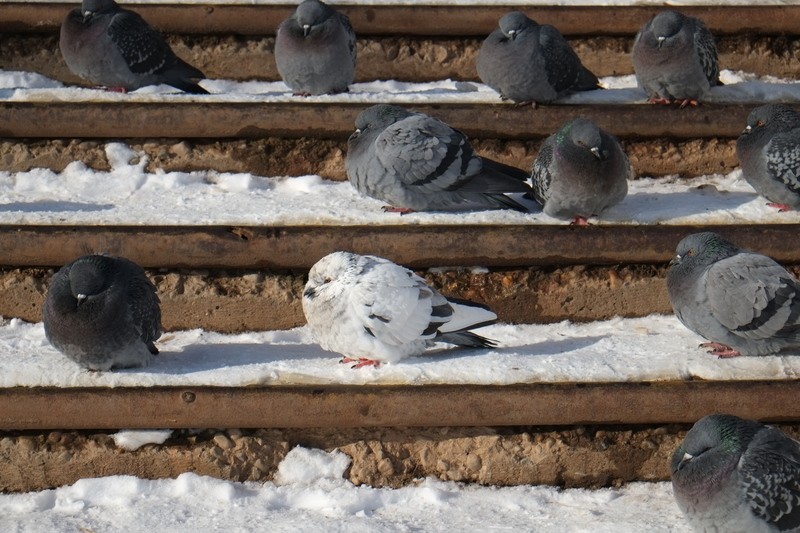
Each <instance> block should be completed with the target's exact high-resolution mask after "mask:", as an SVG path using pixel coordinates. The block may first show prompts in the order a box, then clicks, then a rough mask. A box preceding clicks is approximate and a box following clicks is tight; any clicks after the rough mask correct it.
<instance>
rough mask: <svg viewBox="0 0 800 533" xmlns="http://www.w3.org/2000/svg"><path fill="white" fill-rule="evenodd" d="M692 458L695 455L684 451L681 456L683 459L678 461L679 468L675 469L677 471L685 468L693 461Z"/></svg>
mask: <svg viewBox="0 0 800 533" xmlns="http://www.w3.org/2000/svg"><path fill="white" fill-rule="evenodd" d="M692 459H694V455H692V454H690V453H687V452H683V457H681V460H680V462H679V463H678V468H676V469H675V471H676V472H677V471H678V470H680V469H681V468H683V467H684V466H686V465H687V464H689V463H691V462H692Z"/></svg>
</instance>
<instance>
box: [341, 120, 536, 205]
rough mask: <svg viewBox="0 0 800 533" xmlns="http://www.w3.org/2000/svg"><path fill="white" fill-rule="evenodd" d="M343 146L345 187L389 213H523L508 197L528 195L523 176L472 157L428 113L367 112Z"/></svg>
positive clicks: (462, 139) (454, 133) (461, 138)
mask: <svg viewBox="0 0 800 533" xmlns="http://www.w3.org/2000/svg"><path fill="white" fill-rule="evenodd" d="M347 148H348V149H347V158H346V159H345V169H346V170H347V177H348V179H349V180H350V183H351V184H352V185H353V187H355V188H356V190H358V191H359V192H361V193H362V194H365V195H367V196H370V197H372V198H376V199H378V200H382V201H384V202H387V203H388V204H389V205H390V206H391V207H390V208H389V210H393V211H400V212H409V211H438V210H481V209H516V210H517V211H523V212H525V211H527V210H528V209H527V207H525V206H524V205H523V204H521V203H519V202H517V201H516V200H515V199H513V198H511V197H510V196H507V193H527V192H530V187H529V186H528V184H527V183H526V181H527V179H528V178H529V175H528V173H527V172H525V171H523V170H520V169H518V168H515V167H511V166H508V165H504V164H502V163H498V162H496V161H492V160H491V159H486V158H483V157H480V156H478V155H476V154H475V153H474V151H473V150H472V147H471V146H470V145H469V142H468V141H467V138H466V136H465V135H464V134H463V133H461V132H460V131H458V130H455V129H453V128H451V127H450V126H448V125H447V124H445V123H444V122H441V121H440V120H437V119H435V118H433V117H429V116H428V115H424V114H422V113H412V112H410V111H407V110H405V109H403V108H401V107H397V106H393V105H385V104H380V105H376V106H372V107H370V108H367V109H365V110H364V111H362V112H361V113H360V114H359V115H358V117H357V118H356V131H355V133H353V135H351V136H350V139H349V140H348V142H347Z"/></svg>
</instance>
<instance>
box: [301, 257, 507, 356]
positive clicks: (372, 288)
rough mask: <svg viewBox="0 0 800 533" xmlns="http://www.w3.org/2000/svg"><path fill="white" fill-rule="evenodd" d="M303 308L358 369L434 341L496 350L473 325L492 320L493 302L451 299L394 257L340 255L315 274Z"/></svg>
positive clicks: (324, 341)
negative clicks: (484, 303)
mask: <svg viewBox="0 0 800 533" xmlns="http://www.w3.org/2000/svg"><path fill="white" fill-rule="evenodd" d="M303 312H304V313H305V315H306V320H307V321H308V326H309V328H310V329H311V333H312V334H313V335H314V337H315V338H316V340H317V341H318V342H319V344H320V346H321V347H322V348H323V349H325V350H330V351H333V352H337V353H340V354H342V355H344V356H345V357H344V358H343V359H342V361H341V362H342V363H351V362H354V363H356V364H355V365H354V366H353V368H361V367H364V366H379V364H380V363H381V362H386V363H396V362H398V361H400V360H401V359H404V358H406V357H409V356H412V355H417V354H420V353H422V352H423V351H424V350H425V348H427V347H428V346H430V345H432V344H433V342H446V343H450V344H456V345H458V346H465V347H469V348H491V347H493V346H495V342H494V341H492V340H490V339H487V338H484V337H481V336H480V335H477V334H475V333H473V332H471V331H469V330H470V329H473V328H479V327H482V326H487V325H489V324H493V323H494V322H495V321H496V320H497V315H495V314H494V313H493V312H492V311H490V310H489V309H488V308H487V307H485V306H482V305H479V304H475V303H472V302H467V301H464V300H454V299H448V298H445V297H444V296H442V295H441V294H440V293H439V292H438V291H437V290H436V289H434V288H432V287H429V286H428V285H427V284H426V283H425V280H424V279H422V278H421V277H419V276H417V275H416V274H414V273H413V272H412V271H410V270H408V269H406V268H403V267H401V266H400V265H396V264H395V263H392V262H391V261H389V260H388V259H383V258H381V257H375V256H372V255H358V254H354V253H350V252H334V253H332V254H329V255H327V256H325V257H323V258H322V259H320V260H319V261H318V262H317V263H316V264H315V265H314V266H313V267H311V271H310V272H309V274H308V283H306V286H305V290H304V291H303Z"/></svg>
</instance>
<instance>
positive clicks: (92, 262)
mask: <svg viewBox="0 0 800 533" xmlns="http://www.w3.org/2000/svg"><path fill="white" fill-rule="evenodd" d="M44 332H45V334H46V335H47V339H48V340H49V341H50V343H51V344H52V345H53V346H55V348H56V349H57V350H58V351H60V352H61V353H63V354H64V355H66V356H67V357H69V358H70V359H72V360H73V361H75V362H76V363H78V364H79V365H82V366H84V367H86V368H88V369H90V370H110V369H112V368H128V367H136V366H145V365H147V364H148V363H149V362H150V360H151V359H152V358H153V356H154V355H155V354H157V353H158V349H157V348H156V347H155V345H154V344H153V341H155V340H156V339H158V337H159V336H160V335H161V310H160V308H159V301H158V296H157V295H156V289H155V287H154V286H153V284H152V283H150V281H149V280H148V279H147V277H146V276H145V274H144V271H143V270H142V269H141V267H139V266H138V265H137V264H135V263H133V262H131V261H128V260H127V259H123V258H121V257H109V256H105V255H86V256H83V257H80V258H78V259H76V260H75V261H73V262H72V263H70V264H68V265H66V266H64V267H63V268H61V270H59V271H58V272H57V273H56V275H55V276H53V280H52V282H51V283H50V288H49V289H48V291H47V296H46V298H45V302H44Z"/></svg>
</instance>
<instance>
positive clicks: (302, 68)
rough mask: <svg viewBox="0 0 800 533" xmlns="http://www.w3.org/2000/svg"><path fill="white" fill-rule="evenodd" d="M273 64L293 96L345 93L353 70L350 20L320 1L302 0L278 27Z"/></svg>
mask: <svg viewBox="0 0 800 533" xmlns="http://www.w3.org/2000/svg"><path fill="white" fill-rule="evenodd" d="M275 62H276V63H277V66H278V73H279V74H280V75H281V78H282V79H283V81H284V83H286V85H288V86H289V88H290V89H292V91H294V93H295V95H298V96H310V95H317V94H329V93H330V94H333V93H341V92H346V91H347V90H348V86H349V85H350V84H351V83H353V78H354V76H355V68H356V35H355V33H353V27H352V26H351V25H350V19H348V18H347V17H346V16H345V15H343V14H341V13H339V12H338V11H336V10H335V9H334V8H332V7H330V6H328V5H327V4H325V3H323V2H320V1H319V0H304V1H303V2H302V3H301V4H300V5H299V6H297V9H296V10H295V11H294V13H293V14H292V16H290V17H289V18H288V19H286V20H285V21H283V22H282V23H281V25H280V26H278V31H277V35H276V37H275Z"/></svg>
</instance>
